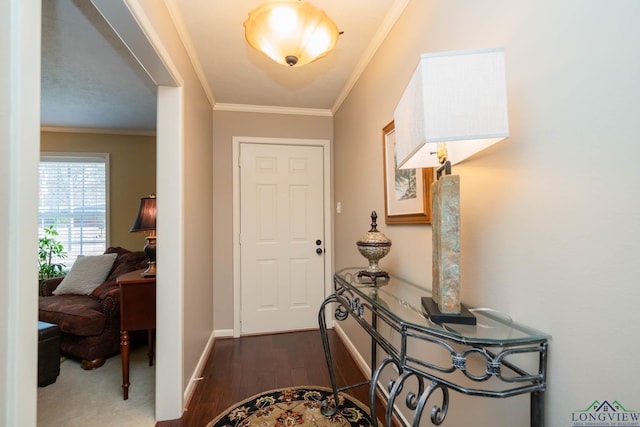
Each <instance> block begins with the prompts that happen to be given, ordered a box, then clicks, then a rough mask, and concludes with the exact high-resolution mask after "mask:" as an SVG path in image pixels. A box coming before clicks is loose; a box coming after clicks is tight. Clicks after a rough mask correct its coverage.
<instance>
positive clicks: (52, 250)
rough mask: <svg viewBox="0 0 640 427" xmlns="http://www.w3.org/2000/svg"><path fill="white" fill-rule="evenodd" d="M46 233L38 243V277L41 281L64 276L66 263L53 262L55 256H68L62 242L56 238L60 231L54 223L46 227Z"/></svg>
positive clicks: (58, 257)
mask: <svg viewBox="0 0 640 427" xmlns="http://www.w3.org/2000/svg"><path fill="white" fill-rule="evenodd" d="M43 231H44V235H43V236H42V237H40V239H39V245H38V279H39V280H40V281H43V280H46V279H50V278H52V277H59V276H64V271H63V270H62V269H63V267H64V265H63V264H60V263H54V262H52V260H53V258H54V257H56V258H57V259H60V258H66V257H67V253H66V252H65V251H64V247H63V246H62V243H60V242H58V241H57V240H56V236H57V235H58V232H57V231H56V230H55V228H53V225H50V226H49V227H45V228H44V230H43Z"/></svg>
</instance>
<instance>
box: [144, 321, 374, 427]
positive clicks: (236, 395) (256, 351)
mask: <svg viewBox="0 0 640 427" xmlns="http://www.w3.org/2000/svg"><path fill="white" fill-rule="evenodd" d="M329 338H330V344H331V353H332V356H333V361H334V365H335V367H336V369H335V370H336V378H337V382H338V386H340V387H343V386H346V385H351V384H357V383H360V382H362V381H365V377H364V375H363V374H362V372H361V371H360V369H359V368H358V366H357V365H356V363H355V362H354V360H353V359H352V358H351V356H350V355H349V353H348V352H347V350H346V348H345V347H344V345H343V343H342V341H341V340H340V338H339V337H338V336H337V334H335V332H334V331H329ZM202 377H203V379H202V380H201V381H199V382H198V385H197V388H196V390H195V392H194V394H193V397H192V398H191V401H190V402H189V405H188V408H187V411H185V413H184V415H183V417H182V418H181V419H179V420H174V421H161V422H158V423H157V424H156V426H157V427H192V426H193V427H196V426H198V427H200V426H202V427H204V426H205V425H206V424H207V423H208V422H209V421H211V420H212V419H213V418H215V417H216V416H217V415H219V414H220V413H221V412H223V411H224V410H225V409H226V408H228V407H229V406H231V405H232V404H234V403H236V402H239V401H241V400H243V399H246V398H248V397H251V396H253V395H255V394H258V393H260V392H263V391H266V390H271V389H276V388H281V387H289V386H308V385H316V386H325V387H330V386H331V382H330V381H329V371H328V369H327V365H326V361H325V358H324V351H323V349H322V340H321V338H320V332H319V331H317V330H315V331H304V332H291V333H285V334H275V335H260V336H248V337H241V338H234V339H231V338H229V339H218V340H216V341H215V344H214V347H213V351H212V353H211V356H210V357H209V360H208V361H207V365H206V367H205V369H204V372H203V374H202ZM348 393H349V394H351V395H352V396H354V397H355V398H356V399H358V400H360V401H361V402H363V403H364V404H366V405H367V406H368V402H369V387H368V385H365V386H360V387H356V388H353V389H350V390H349V391H348ZM376 407H377V409H376V410H377V411H378V414H377V415H378V418H379V419H380V418H382V419H384V409H383V407H382V406H381V404H380V403H379V404H378V405H376Z"/></svg>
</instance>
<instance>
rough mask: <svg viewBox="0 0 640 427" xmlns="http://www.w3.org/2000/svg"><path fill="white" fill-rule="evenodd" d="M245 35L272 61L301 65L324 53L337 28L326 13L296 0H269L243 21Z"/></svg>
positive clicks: (329, 49) (248, 40)
mask: <svg viewBox="0 0 640 427" xmlns="http://www.w3.org/2000/svg"><path fill="white" fill-rule="evenodd" d="M244 28H245V33H244V35H245V38H246V39H247V42H248V43H249V44H250V45H251V46H252V47H253V48H254V49H256V50H258V51H260V52H262V53H264V54H265V55H267V56H268V57H270V58H271V59H273V60H274V61H276V62H278V63H280V64H283V65H289V66H294V65H295V66H298V67H299V66H301V65H305V64H308V63H310V62H313V61H315V60H317V59H319V58H322V57H323V56H326V55H327V54H328V53H329V52H330V51H331V50H333V49H334V47H335V45H336V42H337V41H338V35H339V32H338V27H336V24H335V23H334V22H333V21H332V20H331V19H330V18H329V17H328V16H327V14H326V13H325V12H324V11H323V10H322V9H319V8H317V7H315V6H313V5H311V4H310V3H307V2H303V1H297V0H289V1H287V0H281V1H269V2H266V3H263V4H262V5H260V6H258V7H257V8H255V9H254V10H252V11H251V12H249V17H248V18H247V20H246V21H245V22H244Z"/></svg>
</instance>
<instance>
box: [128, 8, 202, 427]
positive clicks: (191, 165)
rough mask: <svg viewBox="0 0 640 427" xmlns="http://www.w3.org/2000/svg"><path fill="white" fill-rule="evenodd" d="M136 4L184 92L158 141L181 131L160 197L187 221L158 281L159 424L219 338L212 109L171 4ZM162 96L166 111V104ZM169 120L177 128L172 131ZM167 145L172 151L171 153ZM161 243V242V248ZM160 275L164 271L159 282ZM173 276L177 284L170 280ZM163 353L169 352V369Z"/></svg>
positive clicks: (176, 228) (178, 226)
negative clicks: (215, 328) (166, 131)
mask: <svg viewBox="0 0 640 427" xmlns="http://www.w3.org/2000/svg"><path fill="white" fill-rule="evenodd" d="M131 3H133V4H137V5H139V6H140V7H141V10H140V11H141V12H143V13H144V14H145V15H146V18H148V19H149V22H150V23H151V25H152V27H153V28H152V29H153V31H151V29H149V28H146V31H147V34H148V35H152V36H153V42H154V43H157V44H158V46H156V50H157V51H158V50H159V51H160V52H162V55H163V58H162V60H163V62H164V64H165V66H166V67H167V68H168V69H169V71H170V72H171V74H172V75H173V77H174V78H175V79H176V82H177V83H178V84H177V85H176V86H179V87H180V91H179V92H180V93H179V98H180V99H179V101H180V106H179V107H180V109H181V115H180V117H179V118H178V117H174V114H171V116H172V117H170V118H168V120H167V121H164V120H162V119H159V122H160V123H159V126H158V128H159V131H158V132H159V133H158V139H159V141H160V139H161V138H162V135H161V134H160V132H161V128H162V126H166V127H173V126H174V125H176V126H178V127H179V130H178V132H179V133H180V138H177V139H176V140H175V141H166V140H165V141H164V142H165V144H163V143H162V142H160V144H159V147H160V148H159V160H158V161H159V164H160V165H163V164H166V165H168V166H170V167H169V169H170V171H167V173H168V175H164V171H163V170H162V169H160V170H159V177H158V182H159V184H160V183H162V184H160V185H159V190H158V197H159V198H160V197H162V191H164V194H167V197H166V198H165V200H168V199H170V200H172V201H174V203H172V206H171V209H172V211H173V213H175V214H176V215H175V217H176V218H180V219H181V223H178V221H179V220H177V219H176V221H175V223H171V224H170V227H171V232H172V233H173V234H174V236H175V237H176V239H175V242H174V243H175V247H172V248H171V250H172V254H175V257H174V258H173V259H171V262H173V264H172V265H169V266H167V267H165V268H166V269H165V270H164V271H165V272H166V273H167V274H166V275H165V278H164V283H162V284H161V283H160V280H161V279H160V277H159V282H158V286H159V287H158V289H159V292H161V293H162V295H160V294H159V295H158V304H159V306H158V310H160V311H159V313H162V317H163V318H162V319H159V320H158V326H159V327H160V323H161V322H162V324H163V325H164V331H163V332H164V334H163V335H162V336H160V331H159V332H158V333H159V335H158V365H157V367H158V370H159V371H162V372H161V373H160V376H161V377H162V378H160V376H159V377H158V378H157V380H156V386H157V390H158V389H162V390H161V394H162V396H161V395H160V393H156V417H157V419H159V420H164V419H169V418H170V417H172V416H174V414H175V412H176V410H181V409H182V408H183V407H184V406H183V405H180V406H179V407H176V406H175V403H176V399H175V392H176V391H178V390H174V384H176V383H180V384H181V385H182V390H180V391H181V392H182V394H183V395H184V394H185V392H186V393H187V394H188V392H189V391H193V387H195V385H196V384H197V382H196V381H197V380H194V378H195V377H196V376H197V375H198V372H197V369H198V368H199V367H200V365H199V363H200V362H201V361H202V360H201V357H202V356H203V353H204V352H205V350H206V348H207V344H208V343H209V342H210V341H209V340H210V339H211V338H212V335H213V277H212V274H213V273H212V272H213V267H212V262H211V260H212V258H213V253H212V251H213V249H212V247H213V213H212V210H213V190H212V186H213V178H214V177H213V170H214V169H213V167H212V159H213V158H214V152H213V144H212V140H213V136H212V131H213V126H212V118H213V110H212V107H211V103H210V100H209V99H208V98H207V94H206V93H205V91H204V90H203V87H202V85H201V84H200V81H199V79H198V76H197V74H196V72H195V70H194V68H193V65H192V64H191V60H190V58H189V55H188V54H187V51H186V50H185V46H184V44H183V42H182V40H181V39H180V36H179V34H178V32H177V30H176V27H175V25H174V22H173V20H172V19H171V16H170V14H169V11H168V9H167V5H166V4H165V2H158V1H156V0H138V1H135V2H128V3H127V5H128V6H130V4H131ZM150 66H157V64H155V65H150ZM169 86H173V84H171V85H169ZM162 92H163V91H161V93H160V96H159V104H162V98H163V97H162ZM167 92H173V90H169V91H167ZM171 96H172V95H169V97H171ZM169 110H170V111H173V109H172V108H169ZM161 114H162V112H161ZM173 120H175V123H173ZM168 121H172V123H171V124H170V125H169V124H167V122H168ZM168 144H171V147H167V145H168ZM160 157H162V158H160ZM160 187H162V188H160ZM169 193H170V194H169ZM159 203H160V202H159ZM165 218H166V217H165ZM161 244H162V240H161V236H158V245H159V246H160V245H161ZM180 264H181V265H180ZM161 268H162V266H161V265H159V266H158V274H159V275H160V274H162V272H161V270H160V269H161ZM170 270H171V271H170ZM168 277H172V278H174V277H175V280H170V281H167V280H166V279H167V278H168ZM161 301H162V302H161ZM159 316H160V314H159ZM161 339H162V342H160V341H161ZM160 351H163V353H164V354H163V357H164V360H163V361H162V362H161V361H160V358H161V355H160ZM161 363H162V367H161ZM176 365H180V367H181V368H182V371H181V372H178V370H176V369H175V367H176ZM169 389H170V390H169ZM181 397H182V396H181ZM186 397H188V396H186ZM181 403H182V402H181Z"/></svg>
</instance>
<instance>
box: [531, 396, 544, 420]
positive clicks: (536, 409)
mask: <svg viewBox="0 0 640 427" xmlns="http://www.w3.org/2000/svg"><path fill="white" fill-rule="evenodd" d="M531 427H544V390H541V391H534V392H532V393H531Z"/></svg>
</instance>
